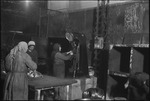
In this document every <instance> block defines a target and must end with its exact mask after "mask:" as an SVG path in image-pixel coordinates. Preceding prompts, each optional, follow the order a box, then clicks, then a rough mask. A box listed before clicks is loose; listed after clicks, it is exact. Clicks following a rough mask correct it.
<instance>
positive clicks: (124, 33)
mask: <svg viewBox="0 0 150 101" xmlns="http://www.w3.org/2000/svg"><path fill="white" fill-rule="evenodd" d="M148 12H149V4H148V3H147V2H133V3H128V4H124V5H114V6H110V9H109V15H108V16H109V18H108V19H109V25H108V32H107V35H108V36H107V38H108V39H107V41H108V43H111V44H112V43H113V44H116V43H117V44H122V43H125V44H133V43H142V42H140V41H141V40H140V39H141V38H142V36H143V37H148V36H149V13H148ZM143 42H144V43H149V42H148V39H146V40H143Z"/></svg>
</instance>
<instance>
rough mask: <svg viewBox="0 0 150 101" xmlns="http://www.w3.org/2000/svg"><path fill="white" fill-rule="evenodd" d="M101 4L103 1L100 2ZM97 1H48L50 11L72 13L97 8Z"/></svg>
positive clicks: (114, 1)
mask: <svg viewBox="0 0 150 101" xmlns="http://www.w3.org/2000/svg"><path fill="white" fill-rule="evenodd" d="M131 1H133V0H110V1H109V4H122V3H126V2H131ZM99 3H100V4H101V0H100V2H99ZM97 4H98V1H97V0H87V1H86V0H64V1H61V0H60V1H59V0H57V1H51V0H49V1H48V9H51V10H58V11H62V12H66V11H67V12H71V11H77V10H82V9H89V8H94V7H97Z"/></svg>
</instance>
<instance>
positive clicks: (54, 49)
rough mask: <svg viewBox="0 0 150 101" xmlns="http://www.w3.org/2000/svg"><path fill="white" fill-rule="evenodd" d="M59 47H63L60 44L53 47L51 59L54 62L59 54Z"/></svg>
mask: <svg viewBox="0 0 150 101" xmlns="http://www.w3.org/2000/svg"><path fill="white" fill-rule="evenodd" d="M59 47H61V46H60V44H58V43H55V44H54V46H53V51H52V54H51V59H52V61H53V60H54V56H55V54H56V53H57V52H59Z"/></svg>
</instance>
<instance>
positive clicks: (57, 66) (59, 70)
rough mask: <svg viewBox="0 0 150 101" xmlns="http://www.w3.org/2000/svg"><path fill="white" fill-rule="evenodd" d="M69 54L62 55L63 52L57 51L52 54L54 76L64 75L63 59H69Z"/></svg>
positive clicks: (62, 76) (60, 76)
mask: <svg viewBox="0 0 150 101" xmlns="http://www.w3.org/2000/svg"><path fill="white" fill-rule="evenodd" d="M70 58H71V55H64V54H63V53H60V52H57V53H55V55H54V63H53V74H54V76H56V77H59V78H64V77H65V63H64V61H65V60H69V59H70Z"/></svg>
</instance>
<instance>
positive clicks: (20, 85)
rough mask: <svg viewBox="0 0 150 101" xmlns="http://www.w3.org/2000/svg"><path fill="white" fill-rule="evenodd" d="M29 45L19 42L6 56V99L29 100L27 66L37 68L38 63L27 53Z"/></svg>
mask: <svg viewBox="0 0 150 101" xmlns="http://www.w3.org/2000/svg"><path fill="white" fill-rule="evenodd" d="M27 49H28V45H27V43H26V42H19V44H18V45H16V46H15V47H14V48H13V49H12V50H11V51H10V53H9V54H8V55H7V56H6V72H7V76H6V80H5V88H4V100H28V78H27V71H28V69H27V66H28V67H29V68H30V69H32V70H35V69H37V64H36V63H35V62H33V61H32V59H31V57H30V56H29V55H28V54H27V53H26V52H27Z"/></svg>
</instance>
